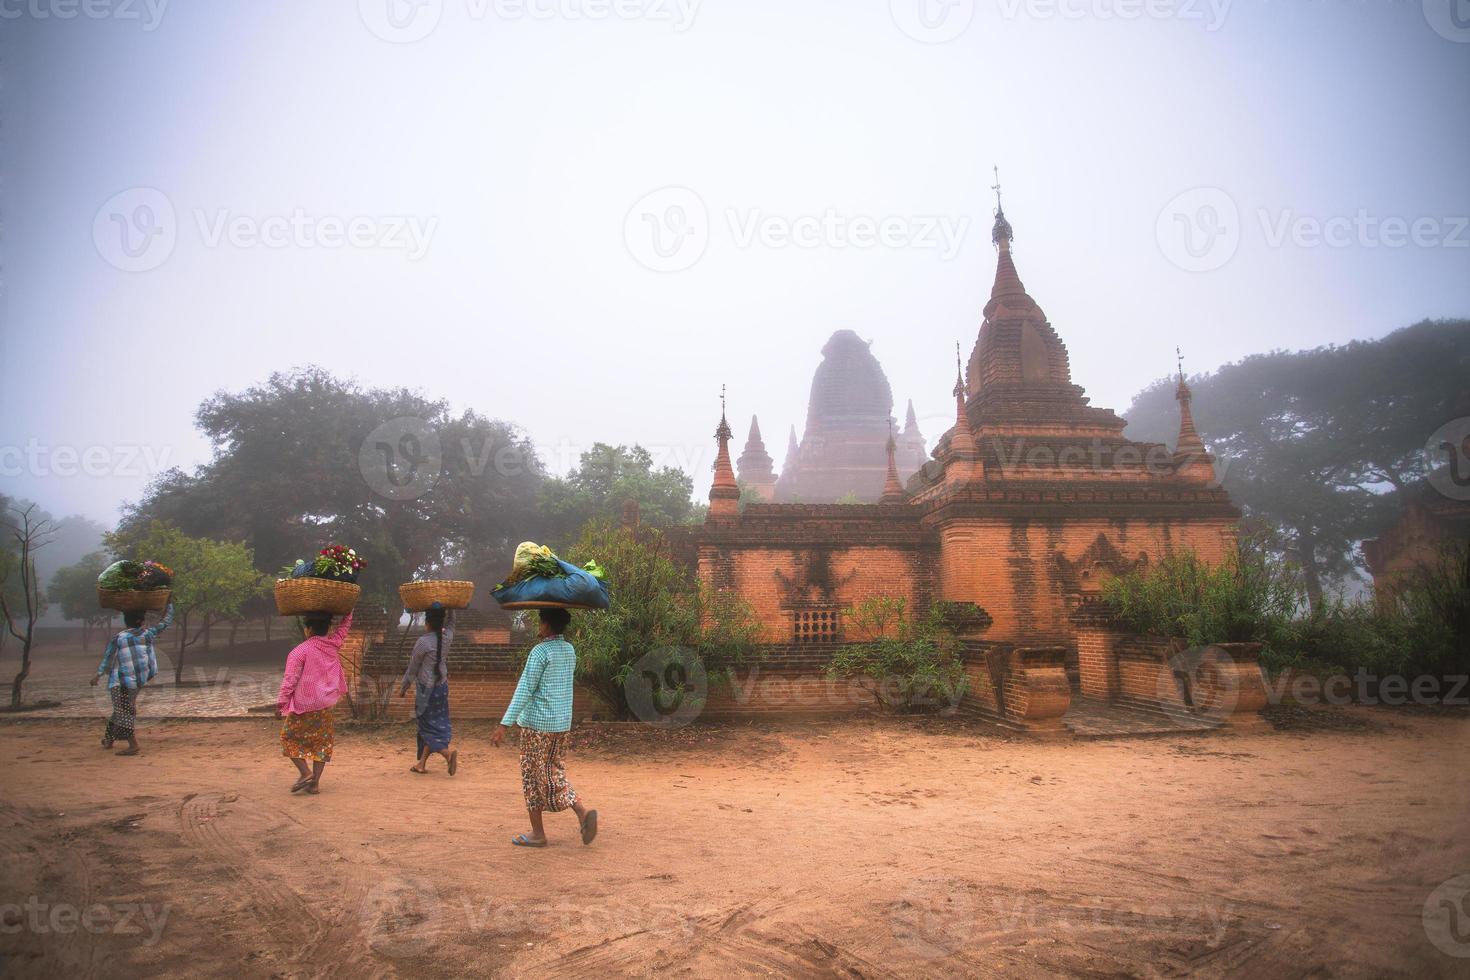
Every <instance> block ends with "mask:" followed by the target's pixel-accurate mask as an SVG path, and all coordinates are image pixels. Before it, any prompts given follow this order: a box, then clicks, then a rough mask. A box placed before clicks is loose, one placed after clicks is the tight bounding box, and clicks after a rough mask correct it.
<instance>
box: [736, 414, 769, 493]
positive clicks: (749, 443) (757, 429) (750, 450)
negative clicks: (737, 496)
mask: <svg viewBox="0 0 1470 980" xmlns="http://www.w3.org/2000/svg"><path fill="white" fill-rule="evenodd" d="M735 476H736V480H737V481H738V483H742V484H744V485H745V487H746V488H747V489H748V490H750V491H752V492H754V493H755V494H756V495H757V496H759V497H760V498H761V499H762V500H770V499H772V498H773V497H774V496H775V494H776V473H775V470H774V469H773V467H772V465H771V454H770V453H768V452H766V444H765V441H764V440H763V439H762V438H761V424H760V420H759V419H757V418H756V417H755V416H754V415H752V416H751V417H750V435H749V436H748V437H747V438H746V440H745V449H744V451H743V452H741V454H740V458H739V459H737V460H736V461H735Z"/></svg>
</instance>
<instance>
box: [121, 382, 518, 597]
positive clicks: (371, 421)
mask: <svg viewBox="0 0 1470 980" xmlns="http://www.w3.org/2000/svg"><path fill="white" fill-rule="evenodd" d="M195 420H196V423H197V424H198V426H199V428H200V429H201V430H202V431H203V432H204V433H205V435H207V436H208V437H209V438H210V440H211V441H212V442H213V443H214V459H213V460H212V461H211V462H209V463H208V464H206V465H204V466H201V467H199V468H198V469H197V470H195V471H194V472H193V473H184V472H182V471H179V470H171V471H169V472H167V473H164V474H162V475H161V476H160V477H159V478H158V479H157V480H156V481H155V482H154V483H153V484H152V485H151V486H150V487H149V489H148V491H147V492H146V494H145V495H144V497H143V499H142V500H141V501H139V502H138V503H137V504H136V505H133V506H131V507H127V508H125V509H124V513H123V519H122V521H121V523H120V525H119V528H118V530H119V531H120V532H122V533H124V534H137V533H139V532H140V531H142V530H144V529H146V528H147V527H148V526H149V525H150V524H151V523H152V522H153V521H155V520H162V521H166V522H168V523H170V524H172V525H173V526H175V527H177V528H179V529H180V530H182V531H183V532H184V533H186V534H189V535H194V536H199V537H208V538H214V539H224V540H232V541H245V542H248V543H249V544H250V546H251V547H252V548H253V550H254V552H255V554H256V555H257V556H258V558H259V560H260V563H261V564H262V565H263V566H264V567H266V568H278V567H280V566H282V565H287V564H290V563H292V562H294V561H295V560H296V559H297V558H305V557H307V556H309V555H312V554H315V553H316V551H317V550H318V549H319V548H320V547H321V546H322V545H324V544H327V543H329V542H340V543H343V544H348V545H351V546H352V547H354V548H356V549H357V551H358V552H359V553H360V554H362V555H363V557H365V558H366V559H367V561H368V565H367V568H366V569H365V570H364V573H363V576H362V579H361V580H360V582H359V584H360V585H362V587H363V590H364V593H365V595H364V598H365V601H366V600H375V601H378V602H380V603H382V604H384V605H386V606H392V605H393V604H396V602H397V599H396V590H397V586H398V585H399V583H401V582H404V581H407V580H409V579H411V578H412V577H413V575H414V573H415V572H417V571H420V570H424V569H428V568H433V567H437V566H441V565H445V564H453V563H464V562H465V561H466V560H467V559H468V560H474V559H476V558H478V556H479V555H482V554H493V555H495V556H496V557H497V558H499V559H501V560H503V556H504V555H506V554H507V553H509V551H510V549H511V548H512V547H514V545H515V544H516V543H517V542H519V541H521V540H524V539H526V538H529V537H533V536H534V535H536V534H539V533H540V532H541V530H542V528H543V527H544V522H542V521H541V520H540V518H539V515H538V514H537V511H536V508H535V503H536V493H537V490H538V489H539V487H540V485H541V482H542V479H543V476H544V473H543V467H542V464H541V462H540V460H539V459H538V458H537V457H536V454H535V450H534V447H533V446H532V445H531V443H530V441H529V440H528V439H527V438H526V437H525V436H524V435H522V434H521V433H520V432H519V431H518V430H517V429H516V428H515V427H514V426H512V425H510V424H509V423H506V422H500V421H493V420H489V419H486V418H484V417H483V416H480V415H477V414H475V413H474V412H464V413H463V414H460V415H457V416H456V415H452V414H451V413H450V411H449V408H448V405H447V404H446V403H445V402H443V401H435V400H431V399H429V398H426V397H424V396H423V395H421V394H419V393H417V392H413V391H409V390H407V389H403V388H394V389H377V388H373V389H364V388H362V387H360V386H358V385H357V384H355V383H352V382H348V381H342V380H340V379H338V378H335V377H333V376H332V375H331V374H329V373H328V372H326V371H324V370H322V369H320V368H308V369H306V370H303V371H298V372H295V373H291V374H273V375H271V377H270V378H269V379H268V380H267V381H266V382H265V383H264V384H262V385H258V386H255V387H252V388H249V389H247V390H245V391H243V392H239V393H230V392H220V393H218V394H216V395H215V396H214V397H212V398H210V399H209V400H207V401H206V402H204V404H203V405H201V406H200V408H199V411H198V413H197V414H196V416H195ZM501 571H503V569H502V570H501ZM487 574H492V575H493V574H495V573H494V572H487Z"/></svg>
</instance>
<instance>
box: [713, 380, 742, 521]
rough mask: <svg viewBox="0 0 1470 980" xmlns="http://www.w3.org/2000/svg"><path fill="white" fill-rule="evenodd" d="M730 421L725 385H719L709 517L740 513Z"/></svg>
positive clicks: (719, 517) (728, 518)
mask: <svg viewBox="0 0 1470 980" xmlns="http://www.w3.org/2000/svg"><path fill="white" fill-rule="evenodd" d="M731 435H733V433H731V431H730V423H729V422H727V421H726V420H725V386H724V385H721V386H720V424H719V427H718V428H716V429H715V440H716V441H717V442H718V443H719V444H720V450H719V453H718V454H717V455H716V456H715V478H714V482H713V483H711V484H710V488H709V519H710V520H733V519H734V518H735V517H737V516H739V513H740V485H739V484H737V483H736V482H735V468H734V467H733V466H731V465H730V437H731Z"/></svg>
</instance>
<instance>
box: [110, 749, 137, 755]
mask: <svg viewBox="0 0 1470 980" xmlns="http://www.w3.org/2000/svg"><path fill="white" fill-rule="evenodd" d="M114 754H115V755H137V754H138V750H137V749H122V750H121V751H119V752H116V753H114Z"/></svg>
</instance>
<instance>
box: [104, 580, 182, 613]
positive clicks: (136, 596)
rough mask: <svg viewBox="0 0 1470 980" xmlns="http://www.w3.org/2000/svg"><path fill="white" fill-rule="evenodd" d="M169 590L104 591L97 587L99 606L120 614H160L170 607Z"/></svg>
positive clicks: (170, 593)
mask: <svg viewBox="0 0 1470 980" xmlns="http://www.w3.org/2000/svg"><path fill="white" fill-rule="evenodd" d="M172 594H173V593H172V591H170V590H169V589H104V588H102V586H100V585H99V586H97V604H98V605H99V606H101V607H102V608H103V609H116V610H117V611H118V612H158V611H159V610H161V609H163V608H165V607H167V606H168V597H169V596H170V595H172Z"/></svg>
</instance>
